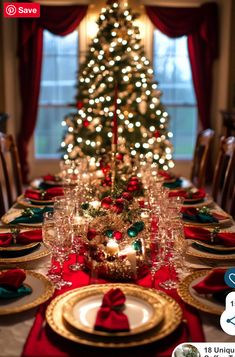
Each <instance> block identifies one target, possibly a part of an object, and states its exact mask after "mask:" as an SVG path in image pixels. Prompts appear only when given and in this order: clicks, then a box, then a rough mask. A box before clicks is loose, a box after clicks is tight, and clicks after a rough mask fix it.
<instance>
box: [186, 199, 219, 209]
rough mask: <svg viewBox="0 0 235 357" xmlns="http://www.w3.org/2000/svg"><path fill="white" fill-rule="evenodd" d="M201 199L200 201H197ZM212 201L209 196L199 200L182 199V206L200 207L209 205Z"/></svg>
mask: <svg viewBox="0 0 235 357" xmlns="http://www.w3.org/2000/svg"><path fill="white" fill-rule="evenodd" d="M199 201H201V202H199ZM212 203H213V199H212V198H211V197H209V196H206V197H204V198H203V200H202V199H200V200H197V201H195V200H194V201H193V200H188V199H186V200H184V203H183V207H195V208H200V207H203V206H210V205H211V204H212Z"/></svg>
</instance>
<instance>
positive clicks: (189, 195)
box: [169, 188, 206, 200]
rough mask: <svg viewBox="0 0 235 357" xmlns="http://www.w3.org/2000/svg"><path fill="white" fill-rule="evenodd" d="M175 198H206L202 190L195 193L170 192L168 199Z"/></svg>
mask: <svg viewBox="0 0 235 357" xmlns="http://www.w3.org/2000/svg"><path fill="white" fill-rule="evenodd" d="M175 196H180V197H184V198H185V199H186V200H190V199H193V200H196V199H197V200H201V199H203V198H204V197H205V196H206V192H205V190H204V189H203V188H199V189H198V190H197V191H196V192H193V193H192V192H190V191H188V190H184V189H182V190H177V191H171V192H170V193H169V197H175Z"/></svg>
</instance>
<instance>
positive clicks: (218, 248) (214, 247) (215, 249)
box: [192, 239, 235, 254]
mask: <svg viewBox="0 0 235 357" xmlns="http://www.w3.org/2000/svg"><path fill="white" fill-rule="evenodd" d="M192 242H193V246H194V247H198V249H200V248H201V249H202V250H203V249H205V252H206V251H207V252H209V253H215V254H216V253H217V254H235V247H225V246H224V245H219V244H209V243H205V242H201V241H200V240H196V239H195V240H192Z"/></svg>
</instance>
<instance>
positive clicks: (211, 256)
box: [186, 242, 235, 261]
mask: <svg viewBox="0 0 235 357" xmlns="http://www.w3.org/2000/svg"><path fill="white" fill-rule="evenodd" d="M186 254H187V255H189V256H192V257H198V258H203V259H208V260H222V261H224V260H225V259H226V260H234V259H235V253H229V254H218V253H210V252H203V251H201V250H198V249H197V248H195V247H194V246H193V245H192V244H191V242H190V244H189V245H188V248H187V252H186Z"/></svg>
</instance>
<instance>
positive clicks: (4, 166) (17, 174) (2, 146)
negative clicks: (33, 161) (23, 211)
mask: <svg viewBox="0 0 235 357" xmlns="http://www.w3.org/2000/svg"><path fill="white" fill-rule="evenodd" d="M0 173H1V175H0V180H1V190H2V195H3V201H4V198H5V199H6V201H7V206H8V208H9V207H11V206H12V204H13V203H14V201H15V199H16V197H17V196H19V195H20V194H22V192H23V184H22V176H21V167H20V161H19V154H18V148H17V146H16V144H15V140H14V138H13V136H12V135H11V134H4V133H0Z"/></svg>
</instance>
